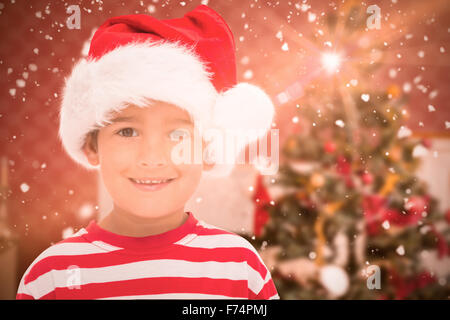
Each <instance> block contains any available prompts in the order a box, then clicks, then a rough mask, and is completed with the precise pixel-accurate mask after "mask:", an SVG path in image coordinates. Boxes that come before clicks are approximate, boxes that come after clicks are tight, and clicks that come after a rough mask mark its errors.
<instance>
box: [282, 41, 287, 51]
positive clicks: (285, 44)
mask: <svg viewBox="0 0 450 320" xmlns="http://www.w3.org/2000/svg"><path fill="white" fill-rule="evenodd" d="M281 50H283V51H288V50H289V47H288V44H287V42H285V43H284V44H283V45H282V46H281Z"/></svg>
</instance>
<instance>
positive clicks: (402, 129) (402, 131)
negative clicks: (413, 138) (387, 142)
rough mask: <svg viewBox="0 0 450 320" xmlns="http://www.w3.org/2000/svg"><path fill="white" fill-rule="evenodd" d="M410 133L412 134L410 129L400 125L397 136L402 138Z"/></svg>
mask: <svg viewBox="0 0 450 320" xmlns="http://www.w3.org/2000/svg"><path fill="white" fill-rule="evenodd" d="M411 134H412V131H411V130H410V129H409V128H408V127H406V126H401V127H400V129H399V130H398V132H397V138H399V139H403V138H406V137H409V136H410V135H411Z"/></svg>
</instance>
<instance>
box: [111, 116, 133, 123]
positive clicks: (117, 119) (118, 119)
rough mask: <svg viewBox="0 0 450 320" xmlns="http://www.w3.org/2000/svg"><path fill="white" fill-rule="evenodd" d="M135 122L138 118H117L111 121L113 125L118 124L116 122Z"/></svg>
mask: <svg viewBox="0 0 450 320" xmlns="http://www.w3.org/2000/svg"><path fill="white" fill-rule="evenodd" d="M135 120H136V118H134V117H117V118H114V119H112V120H110V121H111V122H112V123H116V122H130V121H135Z"/></svg>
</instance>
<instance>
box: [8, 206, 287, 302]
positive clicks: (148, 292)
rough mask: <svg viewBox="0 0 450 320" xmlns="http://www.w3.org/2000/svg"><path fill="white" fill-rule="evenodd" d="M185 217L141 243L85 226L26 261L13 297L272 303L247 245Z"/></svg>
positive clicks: (270, 285) (272, 293)
mask: <svg viewBox="0 0 450 320" xmlns="http://www.w3.org/2000/svg"><path fill="white" fill-rule="evenodd" d="M188 214H189V216H188V218H187V220H186V221H185V222H184V223H183V224H182V225H181V226H179V227H177V228H175V229H173V230H170V231H167V232H164V233H161V234H158V235H151V236H146V237H129V236H123V235H118V234H115V233H112V232H110V231H107V230H105V229H103V228H101V227H99V225H98V224H97V222H96V221H95V220H91V221H90V223H89V224H88V226H87V227H86V228H82V229H80V230H79V231H78V232H76V233H75V234H73V235H72V236H71V237H69V238H66V239H64V240H62V241H60V242H58V243H56V244H55V245H53V246H51V247H49V248H48V249H46V250H44V251H43V252H42V253H41V254H40V255H39V256H38V257H37V258H36V259H35V260H34V261H33V263H32V264H31V265H30V266H29V267H28V269H27V270H26V271H25V273H24V275H23V277H22V279H21V281H20V284H19V288H18V291H17V296H16V299H279V296H278V293H277V290H276V288H275V285H274V282H273V280H272V278H271V275H270V272H269V270H268V269H267V267H266V266H265V264H264V262H263V261H262V259H261V257H260V256H259V254H258V252H257V251H256V250H255V248H254V247H253V246H252V245H251V244H250V243H249V242H248V241H247V240H246V239H244V238H242V237H240V236H239V235H237V234H235V233H232V232H229V231H226V230H223V229H220V228H217V227H215V226H212V225H209V224H207V223H205V222H204V221H202V220H197V219H196V218H195V217H194V215H193V214H192V213H191V212H189V213H188Z"/></svg>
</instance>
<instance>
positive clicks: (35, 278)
mask: <svg viewBox="0 0 450 320" xmlns="http://www.w3.org/2000/svg"><path fill="white" fill-rule="evenodd" d="M37 260H38V259H36V261H34V262H33V263H32V264H31V265H30V266H29V267H28V269H27V271H25V273H24V275H23V276H22V279H21V280H20V283H19V287H18V289H17V293H16V300H38V299H55V291H54V289H55V288H54V283H53V278H52V276H51V271H48V272H45V273H42V272H41V270H42V269H43V264H42V263H40V262H39V261H37ZM44 268H45V266H44Z"/></svg>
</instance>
